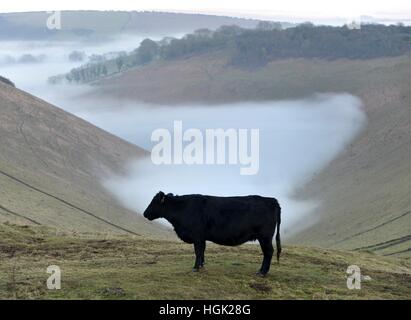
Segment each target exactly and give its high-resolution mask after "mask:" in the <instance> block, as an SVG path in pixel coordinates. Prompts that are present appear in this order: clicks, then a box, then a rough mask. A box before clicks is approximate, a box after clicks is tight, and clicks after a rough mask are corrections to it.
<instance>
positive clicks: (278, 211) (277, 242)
mask: <svg viewBox="0 0 411 320" xmlns="http://www.w3.org/2000/svg"><path fill="white" fill-rule="evenodd" d="M276 207H277V210H276V211H277V217H276V218H277V219H276V220H277V234H276V235H275V242H276V244H277V261H278V262H280V255H281V238H280V224H281V207H280V204H279V203H278V202H277V206H276Z"/></svg>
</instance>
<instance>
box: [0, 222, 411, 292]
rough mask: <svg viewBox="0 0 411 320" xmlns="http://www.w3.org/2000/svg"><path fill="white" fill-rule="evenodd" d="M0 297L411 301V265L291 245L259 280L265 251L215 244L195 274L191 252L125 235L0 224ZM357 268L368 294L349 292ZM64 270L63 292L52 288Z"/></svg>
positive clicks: (183, 247)
mask: <svg viewBox="0 0 411 320" xmlns="http://www.w3.org/2000/svg"><path fill="white" fill-rule="evenodd" d="M0 233H1V234H2V235H3V236H2V241H1V243H0V259H1V261H2V263H1V264H0V299H10V298H12V299H13V298H14V299H61V298H64V299H227V300H233V299H410V298H411V269H410V268H411V264H410V263H409V261H408V262H407V261H404V260H400V259H395V258H386V257H380V256H377V255H374V254H370V253H358V252H344V251H337V250H326V249H319V248H306V247H294V246H286V247H285V248H284V252H283V255H282V259H281V263H280V264H277V263H273V264H272V267H271V272H270V273H269V274H268V275H267V277H265V278H259V277H256V276H255V275H254V274H255V271H256V270H257V268H258V266H259V264H260V262H261V253H260V250H259V247H258V246H256V245H252V244H248V245H243V246H240V247H235V248H228V247H222V246H217V245H213V244H211V245H210V246H209V247H208V248H207V256H206V257H207V258H206V259H207V265H206V267H205V269H203V270H202V271H201V272H199V273H193V272H191V266H192V263H193V250H192V246H190V245H187V244H184V243H182V242H175V241H161V240H147V239H146V238H135V239H132V238H130V237H129V236H123V237H119V236H117V237H108V238H107V237H105V238H103V237H86V236H84V235H79V236H76V237H73V236H67V235H66V236H59V237H56V236H54V235H53V234H52V233H50V231H49V230H48V229H47V228H44V227H22V226H15V225H0ZM352 264H355V265H358V266H359V267H360V268H361V272H362V275H363V276H369V277H371V280H368V281H364V280H363V281H362V284H361V290H348V289H347V286H346V281H347V280H346V277H347V274H346V270H347V267H348V266H349V265H352ZM49 265H58V266H59V267H60V269H61V272H62V278H61V279H62V280H61V290H47V288H46V286H45V281H46V279H47V277H48V276H49V275H48V274H47V273H46V272H45V271H46V266H49Z"/></svg>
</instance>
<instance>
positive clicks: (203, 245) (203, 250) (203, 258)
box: [200, 241, 206, 268]
mask: <svg viewBox="0 0 411 320" xmlns="http://www.w3.org/2000/svg"><path fill="white" fill-rule="evenodd" d="M205 249H206V242H205V241H204V242H203V243H202V247H201V257H200V259H201V260H200V268H203V267H204V264H205V257H204V254H205Z"/></svg>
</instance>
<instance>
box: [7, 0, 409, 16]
mask: <svg viewBox="0 0 411 320" xmlns="http://www.w3.org/2000/svg"><path fill="white" fill-rule="evenodd" d="M79 9H93V10H138V11H140V10H156V11H178V12H198V13H212V14H224V15H232V16H248V17H270V16H271V17H280V16H284V17H294V18H301V17H311V18H334V17H342V18H347V17H358V16H360V15H370V16H375V17H378V18H387V19H409V18H411V1H410V0H390V1H387V0H383V1H381V0H361V1H359V0H339V1H335V0H334V1H333V0H310V1H307V0H285V1H275V0H271V1H269V0H253V1H243V0H205V1H194V0H179V1H176V0H175V1H172V0H138V1H130V0H116V1H112V0H110V1H107V0H105V1H103V0H100V1H95V0H94V1H85V0H70V1H68V0H61V1H56V0H36V1H28V0H25V1H23V0H14V1H1V2H0V12H15V11H41V10H79Z"/></svg>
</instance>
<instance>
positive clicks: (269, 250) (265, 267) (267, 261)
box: [257, 238, 274, 276]
mask: <svg viewBox="0 0 411 320" xmlns="http://www.w3.org/2000/svg"><path fill="white" fill-rule="evenodd" d="M258 242H260V246H261V250H262V251H263V254H264V259H263V263H262V265H261V268H260V270H259V272H257V274H258V275H261V276H265V275H266V274H267V273H268V271H269V270H270V266H271V259H272V257H273V253H274V248H273V243H272V238H262V239H258Z"/></svg>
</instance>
